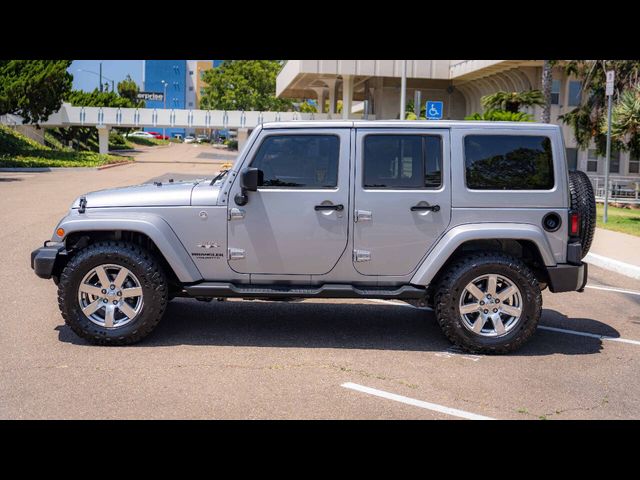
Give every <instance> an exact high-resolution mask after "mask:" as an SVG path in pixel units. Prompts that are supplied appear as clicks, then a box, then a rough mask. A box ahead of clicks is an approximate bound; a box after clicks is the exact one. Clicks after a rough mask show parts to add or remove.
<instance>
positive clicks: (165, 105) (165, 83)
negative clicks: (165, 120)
mask: <svg viewBox="0 0 640 480" xmlns="http://www.w3.org/2000/svg"><path fill="white" fill-rule="evenodd" d="M160 83H162V85H163V86H164V95H163V96H162V98H163V100H164V109H165V110H166V109H167V85H169V84H168V83H167V82H165V81H164V80H162V81H161V82H160ZM165 130H166V127H164V126H163V127H162V139H163V140H164V137H165V136H166V134H165Z"/></svg>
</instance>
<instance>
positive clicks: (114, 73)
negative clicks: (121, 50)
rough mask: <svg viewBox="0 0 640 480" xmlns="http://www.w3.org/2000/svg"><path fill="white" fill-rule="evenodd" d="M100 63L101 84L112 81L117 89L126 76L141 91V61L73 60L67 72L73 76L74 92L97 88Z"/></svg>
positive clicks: (90, 90)
mask: <svg viewBox="0 0 640 480" xmlns="http://www.w3.org/2000/svg"><path fill="white" fill-rule="evenodd" d="M100 62H102V77H103V80H102V82H103V83H105V82H108V83H109V85H111V81H110V80H114V81H115V87H116V89H117V88H118V82H120V81H121V80H124V79H125V78H126V76H127V75H131V78H132V79H133V80H134V81H135V82H136V83H137V84H138V86H139V87H140V89H142V60H74V61H73V63H72V64H71V67H69V70H68V71H69V73H71V74H72V75H73V88H74V90H85V91H87V92H92V91H93V90H94V89H95V88H98V83H99V81H100V76H99V75H96V74H97V73H98V72H99V71H100ZM79 69H81V70H90V71H92V72H96V74H93V73H88V72H80V71H78V70H79ZM105 77H108V78H109V79H110V80H107V79H106V78H105Z"/></svg>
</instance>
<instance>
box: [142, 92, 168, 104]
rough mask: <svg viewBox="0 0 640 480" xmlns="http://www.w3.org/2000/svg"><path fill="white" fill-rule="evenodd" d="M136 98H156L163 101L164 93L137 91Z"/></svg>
mask: <svg viewBox="0 0 640 480" xmlns="http://www.w3.org/2000/svg"><path fill="white" fill-rule="evenodd" d="M137 98H138V100H157V101H159V102H162V101H164V93H162V92H138V96H137Z"/></svg>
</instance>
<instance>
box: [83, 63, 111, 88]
mask: <svg viewBox="0 0 640 480" xmlns="http://www.w3.org/2000/svg"><path fill="white" fill-rule="evenodd" d="M77 71H78V72H86V73H93V74H94V75H98V76H99V77H100V80H99V82H100V91H101V92H102V87H103V85H102V77H104V78H105V80H109V81H110V82H111V91H112V92H114V91H115V82H114V81H113V80H112V79H111V78H108V77H105V76H104V75H102V63H100V73H98V72H94V71H92V70H85V69H84V68H79V69H78V70H77Z"/></svg>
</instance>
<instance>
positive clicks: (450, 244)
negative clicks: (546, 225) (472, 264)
mask: <svg viewBox="0 0 640 480" xmlns="http://www.w3.org/2000/svg"><path fill="white" fill-rule="evenodd" d="M486 239H510V240H530V241H532V242H533V243H534V244H535V245H536V246H537V247H538V250H539V251H540V255H541V256H542V260H543V261H544V264H545V265H546V266H547V267H553V266H555V265H556V261H555V258H554V256H553V253H552V250H551V246H550V245H549V241H548V240H547V237H546V236H545V234H544V233H543V232H542V230H541V229H540V228H538V227H536V226H535V225H528V224H518V223H472V224H465V225H458V226H456V227H454V228H452V229H451V230H449V231H448V232H447V233H446V234H445V235H444V236H443V237H442V238H441V239H440V240H439V241H438V243H436V244H435V246H434V247H433V248H432V249H431V251H430V252H429V253H428V254H427V256H426V257H425V259H424V261H423V262H422V264H421V265H420V267H419V268H418V270H417V271H416V273H415V274H414V275H413V277H412V278H411V281H410V283H411V284H413V285H423V286H426V285H429V283H430V282H431V280H433V278H434V277H435V276H436V274H437V273H438V272H439V271H440V269H441V268H442V266H443V265H444V264H445V263H446V261H447V260H448V259H449V258H450V257H451V255H452V254H453V252H455V251H456V249H457V248H458V247H459V246H460V245H462V244H463V243H465V242H468V241H470V240H486Z"/></svg>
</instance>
